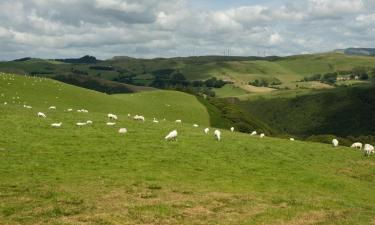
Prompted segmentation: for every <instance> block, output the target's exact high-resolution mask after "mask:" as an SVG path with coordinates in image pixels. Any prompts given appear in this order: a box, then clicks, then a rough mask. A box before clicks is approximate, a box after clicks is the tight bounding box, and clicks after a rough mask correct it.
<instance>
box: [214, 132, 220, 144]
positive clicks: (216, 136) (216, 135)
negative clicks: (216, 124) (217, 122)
mask: <svg viewBox="0 0 375 225" xmlns="http://www.w3.org/2000/svg"><path fill="white" fill-rule="evenodd" d="M214 135H215V138H216V140H218V141H220V139H221V132H220V131H219V130H215V132H214Z"/></svg>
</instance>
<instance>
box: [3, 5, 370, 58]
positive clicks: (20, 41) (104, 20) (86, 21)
mask: <svg viewBox="0 0 375 225" xmlns="http://www.w3.org/2000/svg"><path fill="white" fill-rule="evenodd" d="M196 4H199V3H196ZM196 4H195V5H192V4H191V1H187V0H163V1H158V0H2V1H1V2H0V21H1V24H0V49H1V50H2V51H1V52H0V59H13V58H19V57H25V56H29V55H31V56H33V57H42V58H55V57H78V56H81V55H84V54H92V55H96V56H97V57H99V58H109V57H112V56H114V55H129V56H135V57H169V56H187V55H191V54H200V55H206V54H222V53H223V52H224V51H228V50H229V51H230V53H231V54H234V55H257V54H261V55H263V54H264V52H266V53H267V54H279V55H288V54H299V53H302V52H319V51H327V50H331V49H332V48H335V46H344V47H345V46H346V47H350V46H363V45H364V44H365V45H368V47H373V46H370V45H371V44H373V41H372V40H374V38H375V35H374V33H375V32H374V29H375V28H374V25H373V24H374V23H375V15H374V13H373V12H374V9H375V3H374V1H372V0H301V1H293V2H292V1H290V2H289V3H280V1H276V0H267V1H263V2H260V1H258V3H257V4H242V5H241V4H236V5H234V4H233V3H227V4H226V7H225V8H223V7H221V8H219V9H217V8H216V7H214V6H213V5H211V7H210V5H209V4H208V6H206V7H204V9H201V8H197V7H196ZM212 4H213V3H212Z"/></svg>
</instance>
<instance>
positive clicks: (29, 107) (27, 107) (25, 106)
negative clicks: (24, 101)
mask: <svg viewBox="0 0 375 225" xmlns="http://www.w3.org/2000/svg"><path fill="white" fill-rule="evenodd" d="M23 107H24V108H26V109H32V108H33V107H31V106H29V105H23Z"/></svg>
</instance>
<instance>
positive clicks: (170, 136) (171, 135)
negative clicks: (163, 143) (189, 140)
mask: <svg viewBox="0 0 375 225" xmlns="http://www.w3.org/2000/svg"><path fill="white" fill-rule="evenodd" d="M164 139H165V140H167V141H176V140H177V130H174V131H171V132H170V133H169V134H168V135H167V136H165V138H164Z"/></svg>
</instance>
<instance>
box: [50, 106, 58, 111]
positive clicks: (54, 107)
mask: <svg viewBox="0 0 375 225" xmlns="http://www.w3.org/2000/svg"><path fill="white" fill-rule="evenodd" d="M48 109H53V110H55V109H56V106H50V107H49V108H48Z"/></svg>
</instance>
